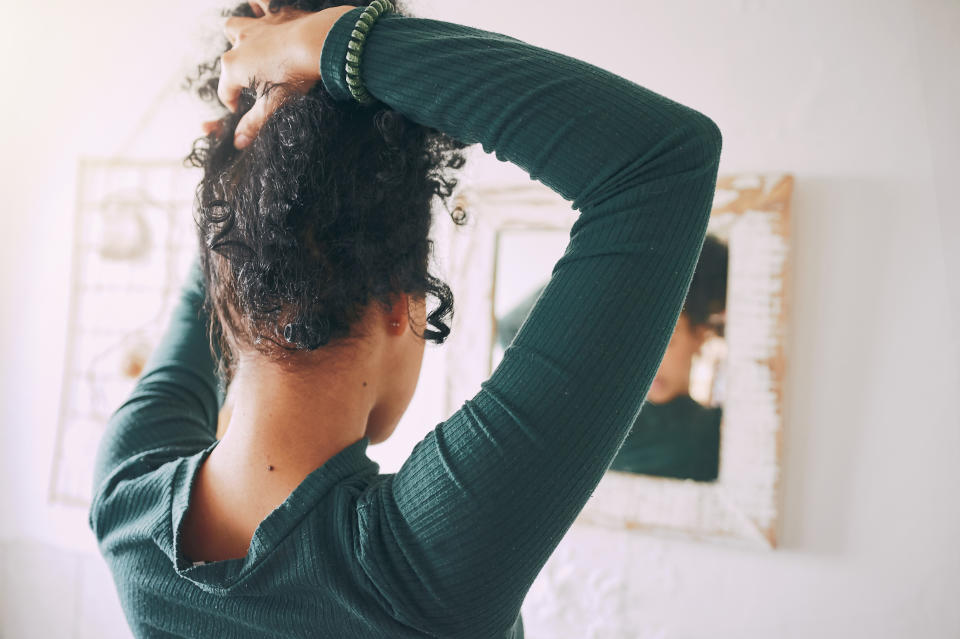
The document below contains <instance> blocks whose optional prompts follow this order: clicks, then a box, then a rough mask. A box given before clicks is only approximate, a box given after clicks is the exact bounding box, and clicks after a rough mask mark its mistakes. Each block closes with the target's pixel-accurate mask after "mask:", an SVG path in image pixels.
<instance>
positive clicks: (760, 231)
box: [444, 173, 794, 548]
mask: <svg viewBox="0 0 960 639" xmlns="http://www.w3.org/2000/svg"><path fill="white" fill-rule="evenodd" d="M793 183H794V179H793V176H792V175H790V174H786V173H737V174H721V175H720V176H719V178H718V180H717V188H716V192H715V195H714V202H713V207H712V211H711V216H710V222H709V226H708V230H707V232H708V233H715V234H717V235H719V236H720V237H721V238H723V239H725V240H726V241H727V242H728V245H729V248H730V261H729V271H728V283H727V310H726V326H725V340H726V342H727V349H728V350H727V361H726V366H727V370H726V374H727V377H726V380H727V381H726V384H727V386H726V392H725V398H724V403H723V419H722V422H721V433H720V473H719V477H718V479H717V481H715V482H696V481H692V480H678V479H673V478H666V477H653V476H647V475H638V474H634V473H629V472H623V471H614V470H608V471H607V472H606V473H605V475H604V477H603V479H602V480H601V481H600V483H599V484H598V486H597V488H596V490H595V491H594V493H593V495H592V496H591V498H590V499H589V501H588V502H587V504H586V505H585V506H584V508H583V510H582V511H581V512H580V514H579V516H578V517H577V519H576V521H575V524H587V525H596V526H604V527H612V528H617V529H628V530H636V531H645V532H650V533H654V534H657V535H663V536H668V537H682V538H687V539H698V540H709V541H713V542H720V543H727V544H731V545H737V546H747V547H754V548H774V547H776V544H777V525H778V521H779V510H780V509H779V490H780V464H781V453H782V442H783V406H784V396H783V395H784V376H785V373H786V363H787V353H786V348H787V342H788V335H787V328H788V326H787V318H788V316H789V306H788V304H789V288H790V282H789V280H790V261H791V260H790V254H789V243H790V198H791V195H792V192H793ZM454 201H455V205H456V206H457V207H459V208H462V209H463V210H465V211H466V212H467V222H466V224H464V225H463V226H454V225H445V228H448V237H447V238H445V244H446V246H447V247H449V249H448V250H449V255H448V257H447V261H448V270H449V276H448V278H447V281H448V282H449V284H450V286H451V288H452V289H453V291H454V294H455V296H456V305H455V309H456V310H455V313H454V318H453V323H452V327H451V334H450V337H449V338H448V340H447V342H446V349H445V350H446V365H447V375H446V379H447V384H446V389H445V395H444V410H445V411H446V413H445V414H448V415H449V414H452V413H453V412H455V411H456V410H458V409H459V408H460V407H461V406H462V404H463V402H464V400H466V399H469V398H471V397H473V396H474V395H475V394H476V393H477V392H478V391H479V390H480V384H481V383H482V382H483V381H484V380H486V379H487V378H488V377H489V376H490V375H491V374H492V367H491V365H492V357H493V345H494V340H495V338H496V318H495V316H494V308H493V302H494V290H495V286H496V280H495V274H496V264H497V261H496V260H497V246H498V244H499V242H498V237H499V235H500V234H501V233H503V232H505V231H511V230H533V229H543V230H551V231H556V230H564V231H566V232H567V233H569V231H570V228H571V227H572V226H573V223H574V222H575V221H576V219H577V217H578V216H579V211H576V210H574V209H573V208H572V207H571V204H570V202H569V201H567V200H564V199H563V198H562V197H561V196H560V195H558V194H557V193H556V192H554V191H552V190H551V189H549V188H548V187H546V186H545V185H542V184H540V183H532V184H507V185H503V186H475V185H469V186H465V187H463V188H462V189H460V190H459V191H458V194H457V195H456V197H455V200H454ZM558 259H559V257H558ZM478 281H481V282H487V283H488V284H485V285H484V286H483V287H478V286H477V282H478Z"/></svg>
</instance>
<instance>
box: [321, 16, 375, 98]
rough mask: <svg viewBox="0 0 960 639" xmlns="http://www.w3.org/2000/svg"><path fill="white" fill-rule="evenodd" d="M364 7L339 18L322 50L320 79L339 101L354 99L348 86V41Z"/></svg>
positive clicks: (328, 34) (331, 28)
mask: <svg viewBox="0 0 960 639" xmlns="http://www.w3.org/2000/svg"><path fill="white" fill-rule="evenodd" d="M364 9H366V7H357V8H356V9H353V10H351V11H347V12H346V13H344V14H343V15H342V16H340V17H339V18H337V21H336V22H334V23H333V26H332V27H330V31H329V32H328V33H327V37H326V39H325V40H324V41H323V50H322V51H321V52H320V79H321V80H322V81H323V86H324V87H326V89H327V91H328V92H329V93H330V95H331V96H332V97H333V99H334V100H337V101H345V100H352V99H353V95H352V94H351V93H350V87H349V86H347V69H346V66H347V43H348V42H350V35H351V34H352V33H353V26H354V25H355V24H356V23H357V20H359V19H360V14H361V13H363V10H364Z"/></svg>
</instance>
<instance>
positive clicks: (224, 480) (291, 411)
mask: <svg viewBox="0 0 960 639" xmlns="http://www.w3.org/2000/svg"><path fill="white" fill-rule="evenodd" d="M408 304H409V307H410V317H412V318H414V323H415V324H416V326H417V329H418V331H422V327H423V326H424V325H425V324H426V305H425V300H415V299H413V298H411V297H409V296H406V295H403V296H399V297H398V298H397V302H396V304H394V306H393V309H392V310H391V311H390V312H389V313H383V312H382V311H381V310H380V309H379V308H377V307H376V305H372V306H371V307H370V308H369V310H368V314H367V316H366V319H365V325H366V331H365V332H366V335H365V336H364V337H363V338H361V339H358V340H356V341H355V342H353V343H352V344H350V346H349V348H345V349H342V350H340V351H334V354H333V355H331V353H329V352H328V353H323V354H321V353H320V352H319V351H313V352H308V353H303V354H302V357H298V358H296V359H295V360H292V361H291V362H289V363H283V364H278V363H276V362H272V361H270V360H268V359H267V358H265V357H264V356H263V355H261V354H259V353H257V352H256V351H251V350H245V351H242V353H243V355H242V356H241V357H240V359H239V365H238V367H237V374H236V376H235V377H234V381H233V384H232V385H231V388H230V396H231V398H232V403H233V409H232V413H231V417H230V421H229V423H228V424H227V426H226V432H225V433H224V435H223V437H222V439H221V441H220V443H219V444H218V445H217V447H216V448H215V449H214V450H213V451H212V452H211V453H210V455H209V456H208V457H207V459H206V460H205V462H204V464H203V465H202V466H201V467H200V471H199V474H198V476H197V480H196V482H195V484H194V489H193V494H192V497H191V506H190V509H189V511H188V513H187V516H186V519H185V522H184V532H183V535H184V536H183V549H184V553H185V554H186V555H187V556H188V557H190V558H191V559H192V560H194V561H196V560H198V559H202V560H204V561H218V560H222V559H232V558H242V557H244V556H245V555H246V554H247V551H248V549H249V545H250V540H251V538H252V537H253V534H254V532H255V530H256V528H257V526H258V525H259V523H260V522H261V521H263V519H264V518H265V517H266V516H267V515H268V514H270V512H271V511H272V510H273V509H275V508H276V507H277V506H279V505H280V504H281V503H283V501H284V500H285V499H286V498H287V496H289V494H290V492H291V491H293V489H294V488H296V487H297V486H298V485H299V484H300V483H301V482H302V481H303V479H304V478H305V477H306V476H307V475H308V474H310V473H311V472H312V471H313V470H315V469H316V468H318V467H319V466H321V465H323V463H324V462H325V461H326V460H328V459H329V458H330V457H332V456H333V455H335V454H336V453H338V452H339V451H341V450H343V449H344V448H345V447H347V446H349V445H350V444H352V443H354V442H356V441H357V440H359V439H361V438H362V437H364V436H367V437H370V440H371V443H378V442H382V441H384V440H385V439H387V438H388V437H389V436H390V435H391V434H392V433H393V431H394V429H395V428H396V425H397V423H398V422H399V421H400V417H401V416H402V415H403V413H404V411H406V409H407V406H408V405H409V404H410V400H411V398H412V397H413V394H414V391H415V390H416V386H417V380H418V379H419V376H420V369H421V365H422V362H423V353H424V348H425V342H424V340H422V339H421V338H419V337H418V336H417V335H416V334H414V332H413V331H412V329H411V327H410V325H409V323H408V320H407V305H408Z"/></svg>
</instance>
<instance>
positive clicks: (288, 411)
mask: <svg viewBox="0 0 960 639" xmlns="http://www.w3.org/2000/svg"><path fill="white" fill-rule="evenodd" d="M267 4H268V3H266V2H251V7H252V8H253V9H254V12H255V13H256V15H258V16H260V17H258V18H231V19H230V20H228V21H227V24H226V28H225V31H226V33H227V36H228V39H230V41H231V43H232V44H233V48H232V49H231V50H230V51H228V52H227V53H225V54H224V56H223V58H222V59H221V66H222V74H221V79H220V86H219V88H218V95H219V96H220V98H221V100H222V101H223V102H224V104H225V105H226V106H227V108H229V109H230V110H231V111H235V110H236V108H237V102H236V99H237V96H238V95H239V93H240V90H241V89H242V88H243V87H245V86H247V85H248V84H250V79H251V78H256V79H257V80H258V81H261V82H263V81H267V82H274V83H287V84H292V85H294V86H296V87H297V89H298V90H303V91H304V92H305V91H307V90H308V89H309V88H310V87H311V86H313V85H314V84H315V83H316V82H317V81H318V80H319V79H320V78H319V75H318V74H319V69H318V65H317V60H319V57H320V51H321V50H322V47H323V40H324V38H325V35H326V33H327V31H328V30H329V28H330V26H331V25H332V24H333V23H334V22H335V21H336V19H337V18H338V17H339V16H340V15H342V13H344V12H345V11H349V10H351V9H353V8H354V7H336V8H335V9H327V10H324V11H321V12H318V13H315V14H307V13H303V12H294V11H290V10H284V11H282V12H278V14H270V13H269V10H268V6H267ZM275 106H276V104H275V103H274V102H272V101H271V99H270V95H269V93H268V94H267V95H266V97H264V96H261V98H260V99H258V102H257V106H255V107H254V108H253V109H252V110H251V111H250V112H249V113H248V114H247V115H246V116H245V117H244V119H243V120H242V121H241V122H242V123H241V124H240V125H239V126H238V129H237V130H238V131H240V132H241V133H238V136H237V137H236V138H235V140H236V143H237V146H238V147H239V146H241V144H243V143H247V144H248V143H249V140H247V141H244V140H243V139H241V138H243V137H245V136H249V137H251V138H252V137H253V136H255V135H256V133H257V131H259V127H260V125H261V124H262V123H263V121H265V120H266V118H267V117H268V116H269V115H270V113H272V111H273V109H274V108H275ZM212 126H215V125H214V124H213V123H206V124H205V125H204V129H205V131H212V130H215V129H213V128H211V127H212ZM394 300H395V301H394V302H393V304H392V307H391V309H390V310H389V311H384V310H383V309H382V308H380V307H379V306H378V305H377V304H375V303H371V304H370V305H369V306H368V307H367V309H366V312H365V314H364V316H363V319H362V321H361V322H359V323H358V325H357V326H356V330H354V327H351V335H350V337H349V338H346V339H344V340H340V342H339V343H334V342H331V344H329V345H328V346H327V347H324V348H322V349H318V350H315V351H306V352H299V353H297V354H296V355H295V356H294V357H291V358H289V359H287V360H284V361H282V362H277V361H272V360H270V359H268V358H267V357H265V356H264V355H262V354H261V353H259V352H257V351H256V350H254V349H251V348H245V347H244V346H243V345H241V344H238V343H236V342H234V343H232V347H233V350H235V351H236V352H237V353H238V354H239V355H238V358H237V366H236V372H235V376H234V378H233V381H232V384H231V387H230V398H231V404H232V408H231V412H230V415H229V421H228V423H226V424H225V429H224V434H223V437H222V438H221V440H220V443H219V444H218V445H217V446H216V448H214V450H213V451H212V452H211V453H210V455H209V456H208V457H207V458H206V460H205V461H204V463H203V465H202V466H201V467H200V471H199V473H198V475H197V479H196V481H195V483H194V487H193V492H192V494H191V502H190V504H191V505H190V508H189V510H188V512H187V514H186V517H185V520H184V524H183V525H184V528H183V551H184V554H186V556H187V557H189V558H190V559H191V560H193V561H197V560H204V561H218V560H223V559H232V558H242V557H244V556H245V555H246V554H247V551H248V549H249V545H250V541H251V538H252V537H253V535H254V532H255V531H256V528H257V527H258V526H259V524H260V522H262V521H263V519H264V518H265V517H266V516H267V515H268V514H269V513H270V512H271V511H272V510H274V509H275V508H276V507H277V506H279V505H280V504H281V503H282V502H283V501H284V500H285V499H286V498H287V497H288V496H289V494H290V492H291V491H293V489H294V488H296V487H297V486H298V485H299V484H300V483H301V482H302V481H303V480H304V478H305V477H306V476H307V475H308V474H310V473H311V472H313V471H314V470H315V469H316V468H318V467H320V466H321V465H323V464H324V462H326V461H327V460H328V459H330V458H331V457H332V456H334V455H336V454H337V453H338V452H340V451H341V450H343V449H344V448H346V447H347V446H349V445H350V444H352V443H354V442H356V441H358V440H359V439H361V438H363V437H369V438H370V441H371V443H379V442H382V441H384V440H385V439H387V438H388V437H389V436H390V435H391V434H392V433H393V431H394V429H395V428H396V426H397V423H398V422H399V421H400V417H401V416H402V415H403V413H404V411H405V410H406V409H407V406H408V405H409V403H410V400H411V398H412V397H413V394H414V391H415V390H416V386H417V381H418V379H419V375H420V368H421V365H422V362H423V353H424V348H425V342H424V340H423V339H422V338H421V337H419V336H418V335H417V334H416V333H414V330H413V328H416V329H417V332H418V333H422V332H423V329H424V327H425V326H426V300H425V298H415V297H413V296H410V295H405V294H399V295H396V296H394ZM411 321H412V323H413V324H414V326H411V325H410V324H411Z"/></svg>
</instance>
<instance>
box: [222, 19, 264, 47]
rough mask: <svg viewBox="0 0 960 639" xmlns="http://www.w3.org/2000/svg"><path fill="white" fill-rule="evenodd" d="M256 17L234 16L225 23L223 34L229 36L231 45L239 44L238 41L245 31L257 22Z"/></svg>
mask: <svg viewBox="0 0 960 639" xmlns="http://www.w3.org/2000/svg"><path fill="white" fill-rule="evenodd" d="M256 20H257V19H256V18H245V17H243V16H234V17H232V18H229V19H228V20H227V21H226V22H224V23H223V35H225V36H227V40H229V41H230V45H231V46H234V47H235V46H237V42H239V41H240V40H242V39H243V36H244V32H245V31H246V30H247V28H248V27H249V26H250V25H251V23H253V22H256Z"/></svg>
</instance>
